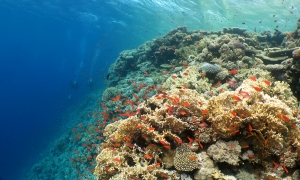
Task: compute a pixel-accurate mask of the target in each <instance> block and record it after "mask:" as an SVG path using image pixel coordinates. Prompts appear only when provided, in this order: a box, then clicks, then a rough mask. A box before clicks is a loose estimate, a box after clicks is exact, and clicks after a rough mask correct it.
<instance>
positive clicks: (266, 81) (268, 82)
mask: <svg viewBox="0 0 300 180" xmlns="http://www.w3.org/2000/svg"><path fill="white" fill-rule="evenodd" d="M263 82H264V83H266V84H267V85H268V86H270V85H271V82H270V81H268V80H266V79H264V80H263Z"/></svg>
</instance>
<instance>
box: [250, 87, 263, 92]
mask: <svg viewBox="0 0 300 180" xmlns="http://www.w3.org/2000/svg"><path fill="white" fill-rule="evenodd" d="M252 87H253V89H255V91H258V92H261V88H260V87H258V86H252Z"/></svg>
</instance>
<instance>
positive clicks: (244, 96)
mask: <svg viewBox="0 0 300 180" xmlns="http://www.w3.org/2000/svg"><path fill="white" fill-rule="evenodd" d="M239 94H240V95H242V96H243V98H249V97H250V95H249V93H247V92H244V91H240V92H239Z"/></svg>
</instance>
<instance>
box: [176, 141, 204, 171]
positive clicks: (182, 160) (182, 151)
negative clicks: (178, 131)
mask: <svg viewBox="0 0 300 180" xmlns="http://www.w3.org/2000/svg"><path fill="white" fill-rule="evenodd" d="M174 165H175V168H176V169H177V170H179V171H193V170H194V169H199V168H200V164H199V160H198V157H197V154H196V153H194V152H192V150H191V148H190V147H189V146H188V145H187V144H186V143H185V144H182V145H180V146H179V147H177V148H176V155H175V157H174Z"/></svg>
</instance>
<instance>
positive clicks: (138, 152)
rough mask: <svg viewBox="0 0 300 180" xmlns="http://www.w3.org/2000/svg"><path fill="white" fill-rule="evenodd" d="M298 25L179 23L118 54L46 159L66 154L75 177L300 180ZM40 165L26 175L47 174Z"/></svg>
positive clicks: (47, 169) (43, 165)
mask: <svg viewBox="0 0 300 180" xmlns="http://www.w3.org/2000/svg"><path fill="white" fill-rule="evenodd" d="M299 22H300V20H299V21H298V24H297V25H298V26H297V29H296V30H295V31H293V32H289V33H288V32H280V31H278V30H276V31H275V32H274V33H273V34H272V33H271V32H270V31H264V32H261V33H259V34H257V33H250V32H247V31H246V29H240V28H224V29H223V31H222V32H221V31H220V32H206V31H201V30H195V31H189V30H187V28H186V27H178V28H176V29H173V30H171V31H170V32H168V33H167V34H166V35H164V36H162V37H158V38H156V39H153V40H152V41H149V42H146V43H145V44H143V45H141V46H139V47H138V48H136V49H133V50H126V51H123V52H121V53H120V56H119V57H118V58H117V60H116V62H115V63H113V64H112V65H111V67H110V69H109V76H108V77H107V79H108V80H107V81H108V85H109V88H108V89H106V90H105V91H104V93H103V95H102V97H97V96H95V97H96V102H95V104H96V105H94V109H92V108H86V109H85V111H84V113H82V114H80V115H79V116H78V119H80V120H78V122H80V123H79V124H76V125H75V126H76V128H73V129H72V130H71V131H72V132H70V133H69V135H68V137H66V138H65V139H64V141H66V142H68V144H63V143H61V141H58V142H56V143H55V145H54V146H53V147H54V150H53V152H52V153H51V154H52V156H55V155H58V154H59V153H61V152H63V151H67V150H69V151H73V153H72V155H71V158H70V159H69V160H70V162H69V161H68V163H69V164H71V166H72V169H74V170H76V173H73V176H72V178H73V177H76V175H77V174H78V176H77V177H78V178H79V179H80V178H87V179H92V178H91V176H92V174H91V173H92V172H93V173H94V175H95V177H96V179H99V180H100V179H101V180H102V179H103V180H104V179H105V180H108V179H110V180H117V179H122V180H123V179H136V180H137V179H170V180H171V179H180V178H181V179H196V180H206V179H210V180H213V179H221V180H225V179H228V180H229V179H230V180H231V179H243V180H244V179H246V180H248V179H249V180H252V179H263V180H271V179H274V180H275V179H293V180H294V179H299V174H300V173H299V172H300V171H299V167H300V139H299V137H300V129H299V128H300V122H299V113H298V112H299V107H298V99H299V98H300V95H299V92H300V83H299V78H300V73H299V71H300V61H299V58H298V54H299V52H298V50H299V48H297V47H300V40H299V34H300V32H299V31H300V30H299V29H300V23H299ZM297 98H298V99H297ZM90 99H95V98H94V97H93V98H90ZM76 117H77V116H76ZM71 145H74V146H75V147H78V148H74V146H71ZM70 146H71V147H72V148H71V147H70ZM96 156H97V157H96ZM58 159H59V160H57V161H60V162H63V161H62V158H61V157H59V158H58ZM45 162H46V160H45V161H44V162H43V163H41V164H37V165H36V166H34V168H33V169H32V170H33V171H34V172H35V174H38V175H37V176H36V177H38V178H33V177H32V178H31V179H39V178H40V179H43V178H44V177H43V176H42V175H40V174H39V173H43V172H45V171H49V172H53V170H50V169H49V168H47V165H46V163H45ZM65 163H66V162H65ZM96 164H97V165H96ZM95 165H96V167H95ZM87 169H88V171H87ZM69 172H70V171H69V170H68V171H67V173H69ZM59 173H60V174H59V175H57V176H56V177H58V176H59V178H61V179H62V178H63V177H64V175H65V173H66V172H59ZM53 174H55V173H54V172H53ZM79 174H80V176H79ZM56 177H54V176H53V177H52V176H51V178H56ZM74 179H75V178H74Z"/></svg>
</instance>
